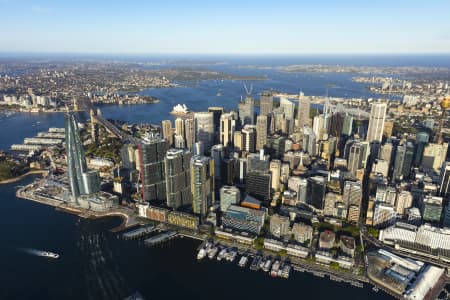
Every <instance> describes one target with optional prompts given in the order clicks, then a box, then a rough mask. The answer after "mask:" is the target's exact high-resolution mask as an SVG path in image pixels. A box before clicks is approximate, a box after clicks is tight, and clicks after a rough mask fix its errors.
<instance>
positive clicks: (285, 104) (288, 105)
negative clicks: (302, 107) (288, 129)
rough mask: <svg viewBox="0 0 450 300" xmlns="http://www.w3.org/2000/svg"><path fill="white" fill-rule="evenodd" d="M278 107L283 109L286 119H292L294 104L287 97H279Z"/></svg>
mask: <svg viewBox="0 0 450 300" xmlns="http://www.w3.org/2000/svg"><path fill="white" fill-rule="evenodd" d="M280 107H281V108H282V109H283V112H284V115H285V117H286V119H288V120H294V111H295V104H294V102H292V101H289V100H288V99H287V98H284V97H281V98H280Z"/></svg>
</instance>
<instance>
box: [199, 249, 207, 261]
mask: <svg viewBox="0 0 450 300" xmlns="http://www.w3.org/2000/svg"><path fill="white" fill-rule="evenodd" d="M205 256H206V250H205V249H203V248H202V249H200V251H198V254H197V259H198V260H202V259H203V258H205Z"/></svg>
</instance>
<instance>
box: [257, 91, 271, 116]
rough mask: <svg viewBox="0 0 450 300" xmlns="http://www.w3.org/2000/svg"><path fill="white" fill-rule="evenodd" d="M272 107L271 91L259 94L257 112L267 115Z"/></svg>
mask: <svg viewBox="0 0 450 300" xmlns="http://www.w3.org/2000/svg"><path fill="white" fill-rule="evenodd" d="M272 109H273V96H272V94H271V93H269V92H266V93H263V94H261V97H260V98H259V114H260V115H261V116H268V115H269V114H270V113H271V112H272Z"/></svg>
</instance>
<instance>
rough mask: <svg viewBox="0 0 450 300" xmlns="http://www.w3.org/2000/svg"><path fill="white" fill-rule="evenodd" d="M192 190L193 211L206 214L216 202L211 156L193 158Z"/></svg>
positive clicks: (202, 214)
mask: <svg viewBox="0 0 450 300" xmlns="http://www.w3.org/2000/svg"><path fill="white" fill-rule="evenodd" d="M191 192H192V210H193V212H194V213H196V214H199V215H201V216H202V217H204V216H206V215H207V213H208V208H209V207H210V206H211V205H212V204H213V202H214V164H213V163H212V160H211V159H210V158H209V157H206V156H197V155H196V156H193V157H192V158H191Z"/></svg>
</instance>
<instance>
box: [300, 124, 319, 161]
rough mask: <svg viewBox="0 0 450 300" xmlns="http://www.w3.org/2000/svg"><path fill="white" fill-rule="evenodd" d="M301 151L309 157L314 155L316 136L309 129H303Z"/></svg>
mask: <svg viewBox="0 0 450 300" xmlns="http://www.w3.org/2000/svg"><path fill="white" fill-rule="evenodd" d="M303 150H304V151H306V152H308V154H309V155H311V156H315V155H316V153H317V152H316V135H315V134H314V132H313V131H312V129H311V128H310V127H304V132H303Z"/></svg>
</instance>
